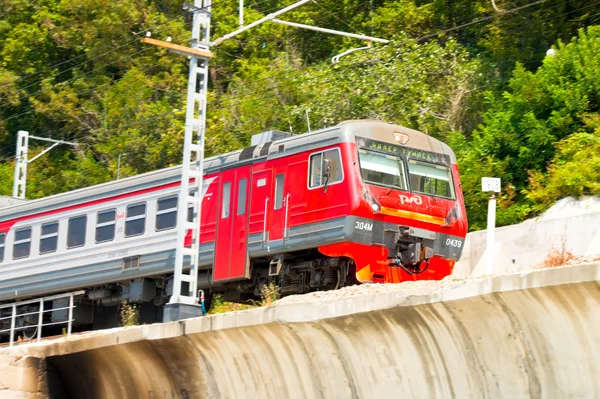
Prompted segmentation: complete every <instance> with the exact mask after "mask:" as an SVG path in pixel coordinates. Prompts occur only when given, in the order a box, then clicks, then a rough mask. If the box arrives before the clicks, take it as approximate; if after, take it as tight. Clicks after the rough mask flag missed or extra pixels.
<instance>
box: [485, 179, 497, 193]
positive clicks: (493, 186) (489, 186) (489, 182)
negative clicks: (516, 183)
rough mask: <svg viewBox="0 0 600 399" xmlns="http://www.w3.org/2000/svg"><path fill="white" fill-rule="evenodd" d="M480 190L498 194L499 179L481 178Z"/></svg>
mask: <svg viewBox="0 0 600 399" xmlns="http://www.w3.org/2000/svg"><path fill="white" fill-rule="evenodd" d="M481 190H482V191H486V192H490V191H493V192H495V193H499V192H500V178H499V177H482V178H481Z"/></svg>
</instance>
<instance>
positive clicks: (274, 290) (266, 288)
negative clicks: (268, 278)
mask: <svg viewBox="0 0 600 399" xmlns="http://www.w3.org/2000/svg"><path fill="white" fill-rule="evenodd" d="M280 297H281V294H279V287H278V286H277V285H275V283H274V282H270V283H269V284H264V285H263V286H262V289H261V290H260V298H261V301H260V306H271V305H273V304H274V303H275V302H276V301H277V300H278V299H279V298H280Z"/></svg>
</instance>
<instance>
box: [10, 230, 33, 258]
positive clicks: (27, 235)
mask: <svg viewBox="0 0 600 399" xmlns="http://www.w3.org/2000/svg"><path fill="white" fill-rule="evenodd" d="M30 253H31V227H27V228H24V229H20V230H17V231H15V243H14V244H13V259H22V258H27V257H28V256H29V254H30Z"/></svg>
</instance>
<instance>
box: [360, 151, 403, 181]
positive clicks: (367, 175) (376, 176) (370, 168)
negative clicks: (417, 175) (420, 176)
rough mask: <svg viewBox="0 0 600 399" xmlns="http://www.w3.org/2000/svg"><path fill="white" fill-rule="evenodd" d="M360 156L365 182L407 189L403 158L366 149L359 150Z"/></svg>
mask: <svg viewBox="0 0 600 399" xmlns="http://www.w3.org/2000/svg"><path fill="white" fill-rule="evenodd" d="M358 156H359V159H360V168H361V174H362V178H363V181H364V182H366V183H372V184H377V185H381V186H387V187H393V188H398V189H400V190H405V191H406V190H407V182H406V172H405V170H404V162H402V159H400V158H399V157H396V156H393V155H386V154H380V153H377V152H372V151H366V150H359V151H358Z"/></svg>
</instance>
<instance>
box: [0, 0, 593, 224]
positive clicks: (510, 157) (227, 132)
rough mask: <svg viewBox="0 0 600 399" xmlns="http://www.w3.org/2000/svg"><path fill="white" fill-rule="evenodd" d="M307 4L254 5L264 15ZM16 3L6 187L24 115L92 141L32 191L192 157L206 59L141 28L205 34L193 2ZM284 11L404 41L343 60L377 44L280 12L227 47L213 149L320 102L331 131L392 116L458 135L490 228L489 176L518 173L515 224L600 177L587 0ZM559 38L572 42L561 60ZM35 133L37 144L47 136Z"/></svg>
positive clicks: (7, 54)
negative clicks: (188, 8)
mask: <svg viewBox="0 0 600 399" xmlns="http://www.w3.org/2000/svg"><path fill="white" fill-rule="evenodd" d="M237 4H238V3H237V2H235V1H231V2H218V3H215V4H214V7H213V17H214V22H215V24H214V29H213V39H214V38H217V37H219V36H222V35H224V34H226V33H229V32H231V31H233V30H234V29H236V28H237V25H238V20H237ZM289 4H290V1H289V0H269V1H260V2H255V3H251V4H246V10H245V20H246V23H250V22H252V21H255V20H257V19H259V18H262V17H263V16H265V15H268V14H269V13H271V12H273V11H274V10H276V9H280V8H282V7H284V6H287V5H289ZM523 4H524V3H523V2H522V1H521V0H504V1H502V5H501V7H502V8H503V9H505V10H509V9H513V8H515V7H519V6H522V5H523ZM2 6H3V7H2V12H1V13H0V194H4V195H8V194H10V193H11V191H12V165H13V158H12V156H13V155H14V148H15V146H14V144H15V136H16V132H17V131H18V130H28V131H30V132H31V133H32V134H34V135H38V136H46V137H54V138H64V139H67V140H76V141H77V142H79V143H80V145H79V146H78V147H77V148H76V149H71V148H66V147H58V148H56V149H55V150H53V151H52V152H50V153H49V154H47V155H44V156H43V157H42V158H40V159H38V160H36V162H34V163H32V164H31V165H30V167H29V172H28V188H27V193H28V198H38V197H43V196H47V195H51V194H55V193H59V192H63V191H67V190H72V189H75V188H79V187H85V186H88V185H92V184H98V183H102V182H107V181H110V180H112V179H114V178H115V176H116V170H117V160H118V158H119V155H120V154H121V155H122V168H121V176H131V175H135V174H138V173H142V172H147V171H150V170H154V169H158V168H163V167H167V166H171V165H176V164H177V163H179V162H180V158H181V155H180V153H181V144H182V143H181V142H182V136H183V130H184V113H185V112H184V110H185V106H186V104H185V100H186V98H185V94H186V93H185V91H186V87H187V86H186V85H187V73H188V62H187V60H186V59H185V58H184V57H179V56H177V55H174V54H172V53H168V52H167V51H166V50H164V49H157V48H153V47H151V46H148V45H144V44H141V43H140V40H139V39H140V38H141V37H142V36H143V34H144V32H145V31H146V30H150V31H152V35H153V37H156V38H158V39H163V40H164V39H166V36H171V37H172V38H173V42H175V43H179V44H187V42H188V38H189V22H190V21H189V16H186V17H184V16H183V15H184V14H183V13H182V12H181V2H180V1H179V0H177V1H176V0H161V1H156V0H148V1H143V2H142V1H137V0H118V1H108V0H94V1H91V0H80V1H75V2H74V1H70V0H38V1H34V2H32V1H30V0H4V1H3V4H2ZM483 18H485V19H483ZM283 19H287V20H290V21H297V22H300V23H305V24H311V25H317V26H323V27H328V28H332V29H337V30H342V31H349V32H354V33H364V34H372V35H374V36H379V37H385V38H388V39H391V43H390V44H389V45H385V46H384V45H380V44H373V46H372V48H371V49H369V50H363V51H359V52H354V53H352V54H351V55H348V56H346V57H344V58H342V61H341V62H340V63H338V64H336V65H333V66H332V65H331V64H330V59H331V57H332V56H334V55H336V54H339V53H341V52H342V51H345V50H348V49H351V48H356V47H359V46H363V45H364V42H362V41H360V40H356V39H351V38H345V37H340V36H332V35H326V34H323V33H316V32H312V31H307V30H298V29H296V28H291V27H286V26H282V25H278V24H274V23H265V24H263V25H260V26H258V27H256V28H255V29H252V30H251V31H249V32H247V33H244V34H241V35H239V36H237V37H236V38H234V39H231V40H228V41H226V42H224V43H223V44H222V45H221V46H219V47H216V49H215V58H214V59H213V60H212V61H211V76H210V88H211V91H210V94H209V106H208V132H207V142H206V143H207V154H209V155H210V154H216V153H223V152H227V151H231V150H234V149H238V148H241V147H243V146H245V145H248V143H249V140H250V136H251V135H252V134H254V133H256V132H259V131H263V130H268V129H279V130H285V131H290V130H291V131H293V132H295V133H301V132H304V131H306V130H307V124H306V117H305V113H306V110H309V115H310V121H311V124H312V127H313V128H315V127H322V126H323V125H332V124H335V123H337V122H339V121H342V120H346V119H357V118H369V119H381V120H386V121H389V122H395V123H399V124H402V125H405V126H408V127H411V128H415V129H419V130H421V131H424V132H425V133H427V134H430V135H432V136H435V137H437V138H440V139H442V140H445V141H448V142H449V144H450V145H451V146H452V147H453V148H455V149H456V152H457V155H458V158H459V166H460V169H461V174H462V184H463V191H464V192H465V198H466V202H467V208H468V214H469V218H470V222H471V228H472V229H478V228H483V227H484V222H485V212H486V201H487V199H486V197H487V195H486V194H484V193H481V192H480V189H479V185H480V178H481V177H482V176H499V177H501V178H502V179H503V182H504V183H505V185H504V192H503V194H502V197H501V198H500V210H499V212H498V219H499V224H508V223H514V222H517V221H520V220H523V218H525V217H527V216H529V215H531V214H535V213H536V212H539V211H541V210H543V209H545V207H547V206H548V205H549V204H551V203H552V201H554V200H555V199H557V198H560V197H562V196H565V195H588V194H593V193H596V192H597V187H596V185H595V184H596V183H597V181H598V176H597V174H595V170H596V169H594V167H595V165H596V164H595V163H594V162H595V161H594V159H595V158H594V156H595V155H594V152H593V149H594V148H596V147H595V144H594V143H596V142H595V141H594V140H596V137H597V133H596V131H597V126H596V122H595V119H594V118H595V117H594V115H595V114H597V113H598V112H599V109H598V107H599V104H600V94H599V93H600V58H599V57H600V55H599V54H600V52H598V51H597V49H598V46H599V44H600V43H599V42H600V39H599V36H600V33H599V29H600V28H599V27H590V28H589V29H587V30H585V29H581V28H585V27H587V26H588V25H590V24H592V23H596V22H597V10H595V9H594V8H593V7H592V6H591V5H590V4H589V2H587V1H586V0H571V1H568V2H564V1H559V0H548V1H546V2H544V4H539V5H535V6H533V7H527V8H523V9H521V10H519V11H517V12H511V13H506V14H502V15H496V14H495V12H494V11H493V9H492V6H491V2H490V1H489V0H456V1H447V0H430V1H427V2H424V1H420V0H372V1H368V2H365V1H364V0H319V2H318V3H317V2H314V3H309V4H307V5H305V6H303V7H300V8H298V9H296V10H294V11H292V12H290V13H288V14H287V15H285V17H284V18H283ZM473 21H479V22H477V23H470V22H473ZM465 24H466V25H467V26H463V25H465ZM461 26H462V27H461ZM578 30H579V31H578ZM573 36H576V37H575V38H574V39H572V37H573ZM563 42H564V43H568V44H563ZM554 43H558V44H557V45H556V50H557V52H556V54H555V56H554V57H546V58H544V55H545V53H546V50H547V49H548V48H549V47H550V46H551V45H553V44H554ZM484 90H485V91H484ZM30 145H31V149H30V152H31V154H32V155H35V154H37V153H39V152H40V151H41V150H42V147H39V148H38V147H36V142H35V141H31V142H30ZM585 159H588V160H589V162H587V163H586V162H584V160H585Z"/></svg>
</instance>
